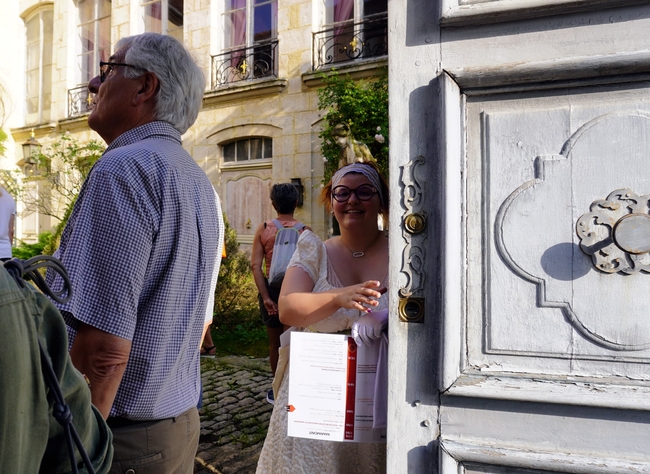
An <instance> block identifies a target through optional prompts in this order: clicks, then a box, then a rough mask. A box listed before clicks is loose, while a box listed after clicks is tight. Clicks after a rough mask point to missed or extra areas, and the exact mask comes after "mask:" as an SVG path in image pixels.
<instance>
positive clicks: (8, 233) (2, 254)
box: [0, 186, 16, 262]
mask: <svg viewBox="0 0 650 474" xmlns="http://www.w3.org/2000/svg"><path fill="white" fill-rule="evenodd" d="M15 223H16V201H14V198H13V197H11V194H9V192H8V191H7V190H6V189H5V188H3V187H2V186H0V261H3V262H5V261H7V260H9V259H11V247H12V246H13V243H14V226H15Z"/></svg>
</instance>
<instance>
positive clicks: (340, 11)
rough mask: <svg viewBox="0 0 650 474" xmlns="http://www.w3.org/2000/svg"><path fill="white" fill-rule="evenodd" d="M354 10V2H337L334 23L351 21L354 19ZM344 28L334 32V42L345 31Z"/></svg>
mask: <svg viewBox="0 0 650 474" xmlns="http://www.w3.org/2000/svg"><path fill="white" fill-rule="evenodd" d="M353 10H354V0H337V1H335V3H334V23H338V22H341V21H346V20H350V19H351V18H352V11H353ZM343 28H344V27H343V26H340V27H338V28H337V29H336V30H335V31H334V40H335V41H336V38H337V37H338V36H339V35H340V34H341V32H342V31H343Z"/></svg>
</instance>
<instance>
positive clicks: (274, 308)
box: [264, 298, 278, 316]
mask: <svg viewBox="0 0 650 474" xmlns="http://www.w3.org/2000/svg"><path fill="white" fill-rule="evenodd" d="M264 308H266V312H267V313H268V314H269V316H277V315H278V305H277V304H275V302H274V301H273V300H272V299H271V298H267V299H265V300H264Z"/></svg>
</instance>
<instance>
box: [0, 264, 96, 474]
mask: <svg viewBox="0 0 650 474" xmlns="http://www.w3.org/2000/svg"><path fill="white" fill-rule="evenodd" d="M4 267H5V269H6V270H7V272H9V274H10V275H11V276H12V277H13V279H14V280H15V281H16V283H17V284H18V286H20V287H21V288H25V281H24V280H23V279H26V280H31V281H32V282H34V284H35V285H36V286H37V287H38V289H39V290H41V291H42V292H43V293H44V294H46V295H47V296H49V297H50V298H52V299H53V300H54V301H56V302H57V303H66V302H68V301H69V300H70V298H71V297H72V285H71V284H70V278H69V277H68V272H67V271H66V269H65V268H64V267H63V264H62V263H61V261H60V260H58V259H56V258H54V257H50V256H48V255H39V256H37V257H33V258H30V259H29V260H25V261H23V260H20V259H17V258H14V259H12V260H9V261H7V262H5V264H4ZM39 268H49V269H52V270H53V271H55V272H56V273H58V274H59V275H60V276H61V278H62V279H63V288H62V289H61V291H58V292H54V291H53V290H52V289H51V288H50V286H49V285H48V284H47V282H46V281H45V279H44V278H43V276H42V275H41V273H40V272H39V271H38V269H39ZM38 348H39V350H40V354H41V370H42V371H43V378H44V379H45V385H47V387H48V388H49V389H50V393H51V394H52V397H53V398H54V406H53V413H52V415H53V416H54V418H55V419H56V421H57V422H59V424H60V425H61V426H62V427H63V432H64V435H65V440H66V444H67V446H68V454H69V456H70V466H71V468H72V472H73V473H74V474H78V473H79V469H78V468H77V461H76V457H75V455H74V447H75V446H76V447H77V450H78V451H79V454H80V455H81V459H82V461H83V463H84V466H85V467H86V469H87V470H88V474H95V469H94V468H93V465H92V462H91V461H90V458H89V457H88V453H86V450H85V449H84V447H83V444H82V442H81V439H80V438H79V434H78V433H77V430H76V429H75V427H74V425H73V424H72V412H71V411H70V407H68V405H66V403H65V398H64V397H63V392H62V391H61V386H60V385H59V381H58V379H57V378H56V374H55V373H54V368H53V367H52V363H51V362H50V359H49V357H48V355H47V352H46V351H45V349H43V345H42V344H41V341H40V339H39V341H38ZM73 443H74V444H73Z"/></svg>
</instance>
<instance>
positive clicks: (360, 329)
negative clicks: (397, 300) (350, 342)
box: [352, 309, 388, 346]
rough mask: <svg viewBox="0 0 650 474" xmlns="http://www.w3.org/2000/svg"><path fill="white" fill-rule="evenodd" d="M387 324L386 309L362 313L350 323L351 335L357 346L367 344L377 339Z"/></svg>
mask: <svg viewBox="0 0 650 474" xmlns="http://www.w3.org/2000/svg"><path fill="white" fill-rule="evenodd" d="M386 326H388V309H382V310H381V311H375V312H373V313H368V314H364V315H362V316H361V317H360V318H359V320H358V321H356V322H355V323H354V324H353V325H352V337H353V338H354V342H356V343H357V345H358V346H360V345H361V344H365V345H367V346H369V345H370V344H371V343H372V340H373V339H379V338H380V337H381V332H382V331H383V330H384V329H385V328H386Z"/></svg>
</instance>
